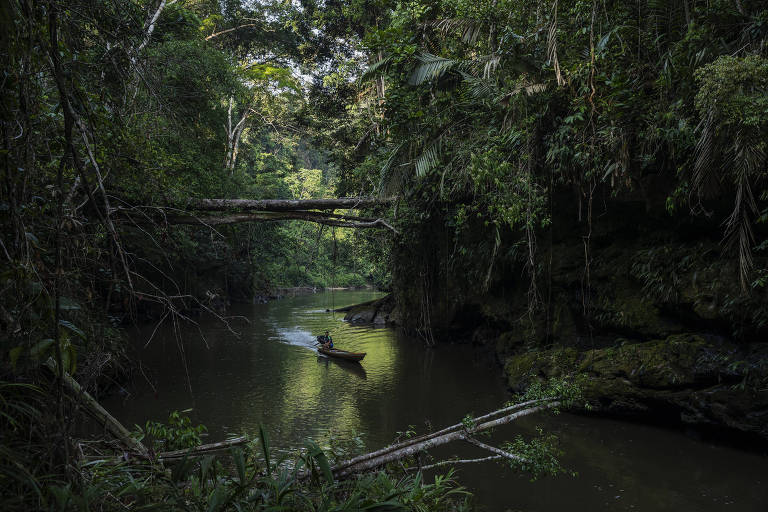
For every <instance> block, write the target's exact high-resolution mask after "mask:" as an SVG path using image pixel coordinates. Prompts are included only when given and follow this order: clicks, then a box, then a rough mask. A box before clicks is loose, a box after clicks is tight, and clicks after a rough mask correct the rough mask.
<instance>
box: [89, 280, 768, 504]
mask: <svg viewBox="0 0 768 512" xmlns="http://www.w3.org/2000/svg"><path fill="white" fill-rule="evenodd" d="M375 296H376V295H375V294H373V293H371V292H345V293H339V292H337V293H336V294H335V296H333V297H331V296H330V294H317V295H309V296H303V297H302V296H299V297H295V298H291V299H285V300H281V301H275V302H272V303H269V304H258V305H253V306H243V307H241V308H238V309H237V310H236V311H234V312H233V313H234V314H239V315H243V316H245V317H247V318H248V319H249V320H250V323H240V324H237V325H234V327H235V328H236V329H238V330H239V331H240V336H239V337H236V336H233V335H232V334H231V333H230V332H229V331H228V329H227V328H226V327H225V326H223V325H221V324H220V323H218V322H216V321H208V320H205V319H201V321H200V326H201V329H202V330H203V332H204V333H205V336H206V339H207V340H208V344H209V346H210V348H206V346H205V344H204V343H203V342H202V340H201V339H200V336H199V334H198V333H197V330H196V329H194V328H191V327H190V328H188V329H182V332H181V335H182V340H183V342H184V347H185V353H186V361H187V365H186V367H187V369H188V375H189V380H190V381H191V391H190V389H189V386H188V385H187V383H186V382H187V372H186V371H185V366H184V365H183V364H182V363H181V358H180V356H179V349H178V345H177V341H176V338H175V337H174V334H173V331H172V330H171V329H164V328H161V329H159V330H158V333H157V335H156V336H155V339H154V340H153V341H152V343H151V344H150V345H149V346H148V347H147V348H145V349H144V348H140V347H141V345H143V342H144V341H146V339H147V338H148V336H149V332H151V330H152V328H153V327H154V326H150V327H149V328H148V329H147V331H146V332H144V333H137V336H136V342H137V349H138V350H139V355H140V357H141V360H142V361H143V367H144V368H145V370H144V373H146V374H147V377H148V379H149V380H150V381H151V385H149V384H147V383H146V382H145V381H144V380H143V379H139V380H137V382H136V385H135V390H132V393H133V395H132V397H131V398H130V399H129V400H127V401H122V400H121V399H120V398H118V397H113V398H111V399H109V400H106V401H105V402H104V405H105V406H106V407H107V409H109V410H110V411H111V412H113V413H114V414H115V415H116V416H117V417H118V419H120V420H121V421H123V422H124V423H126V424H127V425H133V424H134V423H138V424H143V423H144V422H145V421H146V420H148V419H154V420H166V419H167V417H168V413H169V412H170V411H172V410H182V409H187V408H194V411H193V413H192V416H193V420H194V421H196V422H199V423H203V424H205V425H206V426H207V427H208V429H209V434H210V435H209V440H210V441H216V440H220V439H222V438H224V436H225V435H227V434H230V433H232V434H240V433H243V432H247V433H249V434H251V435H256V434H257V433H258V427H259V424H260V423H262V424H264V425H265V427H266V428H267V429H268V430H269V432H270V434H271V438H272V439H273V442H274V444H275V445H276V447H277V449H278V450H283V451H286V450H289V449H291V448H294V447H296V446H300V445H301V444H302V442H303V440H304V439H306V438H307V437H313V438H315V439H317V440H323V439H325V438H326V437H327V436H328V434H329V432H334V433H335V434H337V435H339V436H341V437H347V438H351V437H353V436H356V435H357V434H361V437H362V439H363V441H364V442H365V444H366V447H367V448H369V449H375V448H378V447H381V446H383V445H384V444H386V443H388V442H390V441H392V439H393V438H394V437H395V436H396V433H397V432H398V431H404V430H406V429H408V427H409V426H410V425H413V426H414V427H415V428H416V430H418V431H420V432H423V431H425V430H426V429H427V428H429V426H430V425H431V426H434V427H441V426H446V425H450V424H453V423H456V422H457V421H458V420H460V419H461V418H463V417H464V416H465V415H466V414H467V413H470V412H474V413H477V414H482V413H485V412H488V411H491V410H494V409H496V408H497V407H498V406H499V405H500V404H502V403H504V402H505V401H506V400H508V399H509V398H510V397H509V395H508V394H507V393H506V391H505V389H504V385H503V382H502V379H501V376H500V371H499V369H498V367H497V366H496V363H495V362H494V361H493V360H492V359H490V358H489V357H488V356H487V355H485V352H484V351H482V350H475V349H473V348H472V347H469V346H438V347H437V348H435V349H426V348H425V347H424V345H423V343H421V342H420V341H419V340H412V339H408V338H405V337H402V336H399V335H398V333H396V332H395V331H393V330H391V329H387V328H373V327H367V326H365V327H364V326H354V325H349V324H347V323H345V322H343V321H342V316H341V315H339V314H332V313H328V312H326V311H325V310H326V308H330V307H331V306H332V305H335V306H336V307H340V306H343V305H345V304H355V303H358V302H364V301H366V300H370V299H372V298H374V297H375ZM326 329H328V330H330V331H331V332H332V334H333V337H334V342H335V344H336V345H337V346H338V347H339V348H341V349H344V350H350V351H355V352H367V355H366V357H365V359H364V360H363V361H362V365H359V364H355V365H351V364H350V363H348V362H345V361H340V360H336V359H330V358H325V357H320V356H318V354H317V352H316V350H315V347H314V341H315V339H316V338H315V336H316V335H318V334H320V333H322V332H324V331H325V330H326ZM537 425H542V426H544V427H545V429H546V430H547V431H549V432H554V433H556V434H558V436H559V437H560V439H561V443H562V444H561V448H562V449H563V450H564V451H565V455H564V459H563V462H564V463H565V465H566V466H568V467H569V468H571V469H573V470H576V471H578V473H579V476H578V477H577V478H571V477H559V478H549V479H542V480H540V481H538V482H535V483H531V482H529V479H528V477H527V476H521V475H518V474H515V473H512V472H510V471H507V470H505V469H503V468H502V467H501V466H498V465H494V464H485V465H476V466H468V467H464V468H460V477H461V482H462V483H463V484H465V485H467V486H468V487H470V488H471V489H472V490H473V491H474V492H475V493H476V496H477V500H478V502H479V503H480V504H481V505H483V506H485V507H486V508H487V510H494V511H495V510H528V511H552V512H555V511H557V512H560V511H562V510H594V511H601V510H602V511H613V510H653V511H658V510H676V511H705V512H707V511H712V512H714V511H720V510H723V509H724V507H726V506H727V510H731V511H745V512H746V511H758V510H759V511H761V512H762V511H764V510H768V506H766V505H767V504H768V485H766V484H768V482H767V481H766V480H768V479H767V478H766V475H768V460H766V459H765V458H762V457H758V456H753V455H749V454H746V453H743V452H738V451H735V450H731V449H728V448H723V447H718V446H712V445H710V444H707V443H702V442H699V441H695V440H692V439H689V438H687V437H684V436H682V435H681V434H679V433H676V432H671V431H668V430H661V429H657V428H653V427H647V426H642V425H634V424H629V423H621V422H615V421H610V420H599V419H596V418H590V417H580V416H572V415H566V414H562V415H560V416H557V417H546V416H540V417H536V418H528V419H527V420H526V421H525V422H523V423H521V424H518V425H514V426H510V427H507V428H503V429H499V430H498V431H497V432H496V433H495V434H494V436H495V439H496V440H497V441H501V440H504V439H506V440H509V439H512V438H513V437H514V436H515V435H517V434H525V435H530V434H532V433H534V432H535V427H536V426H537ZM438 455H440V456H445V457H448V456H453V455H458V456H460V457H463V458H474V457H479V456H484V455H485V454H483V453H478V451H477V449H476V448H475V447H472V446H469V445H467V446H463V445H455V446H454V445H451V446H449V447H446V448H444V449H443V450H441V451H440V452H438Z"/></svg>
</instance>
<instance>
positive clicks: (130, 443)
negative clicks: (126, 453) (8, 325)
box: [46, 361, 149, 457]
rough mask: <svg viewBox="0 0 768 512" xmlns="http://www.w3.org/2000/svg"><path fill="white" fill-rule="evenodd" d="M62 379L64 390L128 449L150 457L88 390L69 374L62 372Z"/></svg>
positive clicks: (54, 371) (47, 364)
mask: <svg viewBox="0 0 768 512" xmlns="http://www.w3.org/2000/svg"><path fill="white" fill-rule="evenodd" d="M46 366H47V367H48V369H49V370H51V371H52V372H53V373H54V375H55V374H56V373H58V371H57V370H56V366H55V364H54V363H53V361H49V362H48V363H46ZM61 377H62V383H63V385H64V388H65V389H66V390H67V391H68V392H69V393H70V394H71V395H72V396H73V397H74V398H75V399H77V401H78V402H79V403H80V404H81V405H82V406H83V407H84V408H85V410H86V411H88V413H89V414H90V415H91V416H92V417H93V418H94V419H96V421H98V422H99V423H101V424H102V425H103V426H104V427H105V428H106V429H107V430H108V431H109V432H110V433H111V434H112V435H114V436H115V437H116V438H117V439H119V440H120V441H121V442H122V443H123V444H124V445H125V447H126V448H128V449H129V450H131V451H133V452H135V453H138V454H139V455H141V456H142V457H149V450H147V448H146V447H145V446H144V445H143V444H141V443H140V442H139V441H137V440H136V439H135V438H134V437H133V436H131V433H130V432H128V429H126V428H125V427H124V426H123V424H122V423H120V422H119V421H117V420H116V419H115V418H114V417H113V416H112V415H111V414H109V412H107V410H106V409H104V408H103V407H102V406H101V404H99V402H97V401H96V399H95V398H93V397H92V396H91V395H90V394H89V393H88V392H87V391H86V390H84V389H83V388H82V387H80V384H79V383H78V382H77V381H76V380H75V379H73V378H72V377H71V376H70V375H69V374H68V373H67V372H62V375H61Z"/></svg>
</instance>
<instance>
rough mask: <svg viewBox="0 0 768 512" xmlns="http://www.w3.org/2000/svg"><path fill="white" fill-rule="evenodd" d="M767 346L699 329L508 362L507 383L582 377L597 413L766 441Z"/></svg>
mask: <svg viewBox="0 0 768 512" xmlns="http://www.w3.org/2000/svg"><path fill="white" fill-rule="evenodd" d="M764 352H765V350H761V349H760V346H758V348H756V349H754V348H750V350H746V351H745V350H744V349H743V348H741V349H739V348H737V347H736V346H735V345H731V344H726V343H722V342H718V343H716V342H711V341H708V340H706V339H704V338H703V337H701V336H699V335H695V334H678V335H673V336H669V337H667V338H665V339H663V340H651V341H647V342H641V343H631V342H624V343H623V344H620V345H617V346H614V347H609V348H602V349H595V350H586V351H581V352H579V351H577V350H575V349H574V348H570V347H556V348H553V349H550V350H544V351H534V352H527V353H522V354H517V355H514V356H512V357H509V358H507V359H506V361H505V364H504V371H505V375H506V377H507V383H508V385H509V387H510V388H511V389H513V390H515V391H522V390H524V389H526V388H527V387H528V386H529V385H530V384H531V383H532V382H533V381H535V380H546V379H548V378H552V377H561V376H564V375H569V376H576V375H581V376H583V377H586V378H582V379H581V382H583V390H584V395H585V398H586V399H587V400H588V401H589V402H590V403H591V404H592V407H593V408H594V410H596V411H600V412H606V413H612V414H625V415H626V414H630V415H644V416H656V415H662V414H663V415H666V416H672V417H676V419H677V420H678V421H680V422H683V423H688V424H697V425H715V426H719V427H725V428H730V429H735V430H739V431H742V432H746V433H752V434H756V435H759V436H761V437H763V438H764V439H766V440H768V393H766V392H765V389H766V386H768V364H766V354H765V353H764Z"/></svg>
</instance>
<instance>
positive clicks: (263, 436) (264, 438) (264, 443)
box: [259, 424, 272, 476]
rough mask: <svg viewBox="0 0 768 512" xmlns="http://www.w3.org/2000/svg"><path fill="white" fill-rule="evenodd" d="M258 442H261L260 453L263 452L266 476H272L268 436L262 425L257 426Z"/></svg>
mask: <svg viewBox="0 0 768 512" xmlns="http://www.w3.org/2000/svg"><path fill="white" fill-rule="evenodd" d="M259 440H260V441H261V451H262V452H264V461H265V462H266V464H267V475H270V476H271V475H272V466H271V464H270V462H269V436H268V435H267V431H266V430H264V425H262V424H259Z"/></svg>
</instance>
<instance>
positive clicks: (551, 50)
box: [547, 0, 565, 85]
mask: <svg viewBox="0 0 768 512" xmlns="http://www.w3.org/2000/svg"><path fill="white" fill-rule="evenodd" d="M557 2H558V0H555V1H554V3H553V4H552V23H550V25H549V30H548V31H547V60H548V61H549V62H551V63H552V67H553V68H554V70H555V79H556V80H557V85H564V84H565V80H563V75H562V73H561V71H560V60H559V59H558V58H557Z"/></svg>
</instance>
